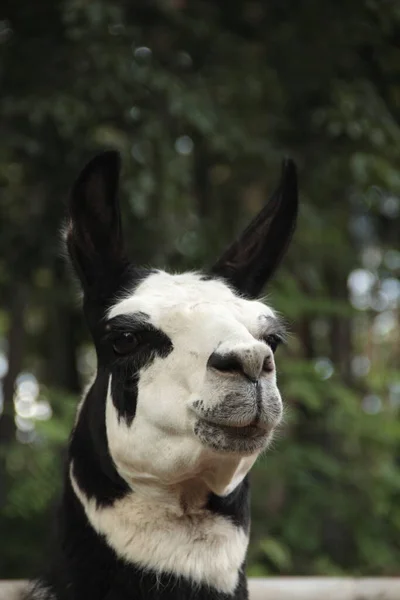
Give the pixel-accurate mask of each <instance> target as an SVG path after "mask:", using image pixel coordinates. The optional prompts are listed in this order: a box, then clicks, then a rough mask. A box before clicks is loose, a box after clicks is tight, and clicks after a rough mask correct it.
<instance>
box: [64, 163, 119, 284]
mask: <svg viewBox="0 0 400 600" xmlns="http://www.w3.org/2000/svg"><path fill="white" fill-rule="evenodd" d="M120 168H121V160H120V156H119V154H118V153H117V152H114V151H108V152H104V153H102V154H99V155H98V156H96V157H95V158H93V159H92V160H91V161H90V162H89V163H88V164H87V165H86V167H85V168H84V169H83V171H82V172H81V174H80V175H79V177H78V179H77V180H76V182H75V184H74V187H73V189H72V193H71V197H70V201H69V223H68V228H67V246H68V252H69V255H70V257H71V260H72V263H73V265H74V267H75V269H76V271H77V273H78V275H79V278H80V280H81V282H82V285H83V288H84V290H85V291H89V290H91V289H96V290H99V287H101V286H103V287H104V286H105V285H106V283H107V287H109V286H110V285H112V282H113V281H115V280H116V279H117V277H118V275H119V274H120V273H121V271H122V269H123V268H124V267H125V265H126V258H125V252H124V246H123V239H122V230H121V216H120V210H119V204H118V200H117V191H118V181H119V173H120Z"/></svg>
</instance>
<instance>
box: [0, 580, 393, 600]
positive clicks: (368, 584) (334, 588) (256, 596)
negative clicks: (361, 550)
mask: <svg viewBox="0 0 400 600" xmlns="http://www.w3.org/2000/svg"><path fill="white" fill-rule="evenodd" d="M26 585H27V582H26V581H0V600H20V598H21V594H22V592H23V590H24V588H25V587H26ZM249 587H250V600H321V599H322V600H400V577H393V578H359V579H357V578H350V577H349V578H339V577H271V578H269V579H250V581H249Z"/></svg>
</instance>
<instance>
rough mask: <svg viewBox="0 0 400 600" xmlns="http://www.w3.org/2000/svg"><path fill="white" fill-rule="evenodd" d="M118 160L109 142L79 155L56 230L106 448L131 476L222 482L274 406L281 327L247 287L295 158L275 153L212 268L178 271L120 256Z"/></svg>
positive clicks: (270, 258)
mask: <svg viewBox="0 0 400 600" xmlns="http://www.w3.org/2000/svg"><path fill="white" fill-rule="evenodd" d="M119 170H120V161H119V156H118V154H116V153H114V152H106V153H104V154H102V155H100V156H98V157H96V158H95V159H93V160H92V161H91V162H90V163H89V164H88V165H87V167H86V168H85V169H84V170H83V172H82V173H81V175H80V176H79V178H78V180H77V182H76V183H75V186H74V188H73V191H72V195H71V200H70V218H69V226H68V232H67V244H68V250H69V254H70V257H71V259H72V262H73V265H74V267H75V269H76V271H77V273H78V275H79V278H80V280H81V283H82V287H83V292H84V311H85V316H86V320H87V322H88V325H89V328H90V331H91V334H92V337H93V340H94V343H95V346H96V351H97V359H98V367H97V368H98V370H97V381H98V385H97V388H98V389H99V388H100V391H101V393H102V394H103V396H104V398H105V399H106V400H105V402H104V404H103V405H104V415H103V419H104V422H105V426H106V432H107V444H108V451H109V453H110V455H111V458H112V460H113V462H114V464H115V467H116V469H117V471H118V473H119V475H120V476H121V477H123V478H124V479H125V481H127V482H128V483H129V484H130V485H132V486H133V485H138V484H139V483H140V482H150V483H151V482H158V483H160V484H165V485H170V484H178V483H180V482H182V481H186V480H191V479H194V478H201V479H203V480H204V481H205V482H206V483H207V485H208V486H209V488H210V489H211V490H212V491H215V492H216V493H222V494H224V493H228V492H229V490H231V489H232V487H234V486H235V485H236V484H237V483H238V481H240V480H241V479H242V478H243V477H244V475H245V474H246V472H247V471H248V469H249V468H250V467H251V465H252V464H253V462H254V460H255V458H256V457H257V455H258V454H259V453H260V452H261V451H262V450H263V449H264V448H265V447H266V446H267V445H268V442H269V440H270V439H271V436H272V433H273V431H274V429H275V428H276V426H277V425H278V423H279V422H280V419H281V415H282V401H281V397H280V394H279V391H278V388H277V384H276V369H275V360H274V352H275V349H276V347H277V345H278V344H279V342H280V341H281V339H282V337H283V333H284V332H283V327H282V324H281V322H280V320H279V318H278V317H277V316H276V315H275V313H274V312H273V310H272V309H271V308H269V307H268V306H266V305H265V304H263V303H262V302H260V301H258V300H257V299H256V298H257V296H258V295H259V294H260V292H261V290H262V287H263V285H264V284H265V283H266V282H267V280H268V279H269V278H270V277H271V274H272V273H273V271H274V270H275V268H276V266H277V264H278V263H279V261H280V259H281V258H282V256H283V254H284V252H285V250H286V248H287V246H288V244H289V241H290V238H291V236H292V233H293V230H294V226H295V221H296V215H297V183H296V172H295V167H294V165H293V163H292V162H290V161H288V162H286V163H284V167H283V172H282V178H281V182H280V185H279V188H278V189H277V191H276V192H275V194H274V195H273V196H272V198H271V200H270V201H269V203H268V204H267V205H266V206H265V208H264V209H263V210H262V211H261V212H260V213H259V214H258V215H257V216H256V217H255V218H254V219H253V221H252V222H251V223H250V225H249V227H248V228H247V229H246V230H245V231H244V233H243V234H242V236H241V237H240V238H239V239H238V240H237V241H236V242H235V243H234V244H233V245H232V246H231V247H230V248H228V249H227V250H226V252H225V253H224V254H223V255H222V256H221V258H220V259H219V260H218V261H217V262H216V263H215V265H214V267H213V268H212V269H210V270H209V271H208V272H207V273H204V274H200V273H186V274H181V275H171V274H168V273H166V272H164V271H157V270H149V269H141V268H138V267H137V266H136V265H134V264H132V263H131V262H130V261H129V260H128V258H127V256H126V254H125V250H124V246H123V240H122V232H121V221H120V212H119V206H118V201H117V186H118V179H119ZM101 382H102V383H101Z"/></svg>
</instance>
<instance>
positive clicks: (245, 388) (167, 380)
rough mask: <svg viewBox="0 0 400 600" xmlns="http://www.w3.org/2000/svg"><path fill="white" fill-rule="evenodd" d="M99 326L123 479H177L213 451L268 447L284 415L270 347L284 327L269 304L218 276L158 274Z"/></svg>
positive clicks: (114, 449)
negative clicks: (104, 335) (105, 347)
mask: <svg viewBox="0 0 400 600" xmlns="http://www.w3.org/2000/svg"><path fill="white" fill-rule="evenodd" d="M105 328H106V330H107V332H108V338H109V344H110V345H111V346H112V350H110V356H111V360H110V363H109V367H108V368H109V372H110V384H109V391H108V394H109V398H108V404H107V421H106V423H107V434H108V443H109V447H110V450H111V454H112V456H113V458H114V461H115V463H116V464H117V465H118V467H119V470H120V472H123V474H124V476H125V477H134V478H137V477H140V476H141V475H146V476H148V474H149V473H152V475H153V476H156V477H157V478H159V479H161V480H164V481H168V482H171V481H173V482H178V481H179V480H180V479H183V478H186V477H188V476H189V475H190V474H191V473H192V472H193V471H196V470H197V469H202V468H203V466H204V465H208V464H209V463H210V462H212V461H213V460H215V458H216V455H219V454H221V453H222V454H227V455H229V454H236V455H237V456H240V457H241V456H250V457H253V456H254V455H256V454H258V453H259V452H260V451H261V450H262V449H263V448H264V447H265V446H266V445H267V443H268V441H269V439H270V437H271V435H272V432H273V430H274V428H275V427H276V426H277V425H278V423H279V421H280V419H281V414H282V401H281V397H280V394H279V391H278V388H277V385H276V371H275V363H274V355H273V350H274V349H275V347H276V345H277V343H279V341H280V340H281V339H282V336H283V330H282V326H281V324H280V322H279V320H278V319H277V318H276V317H275V315H274V313H273V312H272V310H271V309H269V308H268V307H266V306H265V305H263V304H262V303H261V302H256V301H249V300H244V299H242V298H240V297H238V296H237V295H236V294H235V293H234V292H232V291H231V290H230V289H229V288H228V286H227V285H225V284H224V283H222V282H220V281H218V280H213V279H209V280H205V281H204V280H202V277H201V276H199V275H196V274H185V275H169V274H167V273H165V272H158V273H154V274H152V275H150V276H149V277H148V278H147V279H145V280H144V281H143V282H142V283H141V284H140V285H139V286H138V287H137V288H136V290H135V291H134V293H133V294H131V295H127V296H126V297H125V298H124V299H122V300H120V301H119V302H117V303H116V304H115V305H114V306H113V307H112V308H111V309H110V311H109V313H108V319H107V325H106V327H105ZM113 354H114V356H113ZM166 449H168V452H167V453H166ZM203 463H204V465H203Z"/></svg>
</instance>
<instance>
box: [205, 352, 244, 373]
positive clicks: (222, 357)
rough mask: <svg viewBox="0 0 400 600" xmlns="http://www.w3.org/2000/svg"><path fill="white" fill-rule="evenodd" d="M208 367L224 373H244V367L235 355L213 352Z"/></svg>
mask: <svg viewBox="0 0 400 600" xmlns="http://www.w3.org/2000/svg"><path fill="white" fill-rule="evenodd" d="M208 366H209V367H212V368H213V369H216V370H217V371H222V372H231V373H242V374H244V372H243V366H242V364H241V362H240V360H239V358H238V357H237V356H236V355H235V354H218V353H217V352H213V353H212V354H211V356H210V358H209V359H208Z"/></svg>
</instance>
